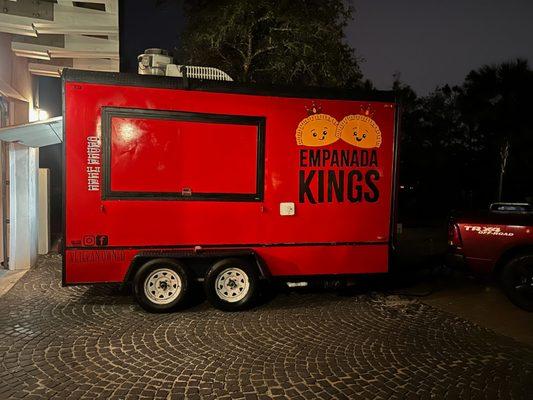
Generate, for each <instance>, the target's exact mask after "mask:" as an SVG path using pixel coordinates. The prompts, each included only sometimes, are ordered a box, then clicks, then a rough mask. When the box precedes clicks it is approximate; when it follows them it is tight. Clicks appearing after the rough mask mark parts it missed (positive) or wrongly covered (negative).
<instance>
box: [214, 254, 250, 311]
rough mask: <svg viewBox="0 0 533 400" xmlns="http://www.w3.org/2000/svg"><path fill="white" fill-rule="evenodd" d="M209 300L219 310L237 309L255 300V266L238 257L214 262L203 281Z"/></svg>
mask: <svg viewBox="0 0 533 400" xmlns="http://www.w3.org/2000/svg"><path fill="white" fill-rule="evenodd" d="M204 285H205V293H206V297H207V299H208V300H209V302H210V303H211V304H212V305H213V306H214V307H216V308H218V309H219V310H224V311H238V310H243V309H246V308H248V307H250V306H251V305H252V303H253V301H254V300H255V297H256V292H257V287H258V278H257V272H256V270H255V268H253V267H252V266H251V265H250V263H249V262H247V261H246V260H243V259H240V258H226V259H224V260H221V261H219V262H217V263H215V264H214V265H213V266H212V267H211V268H210V269H209V271H208V272H207V276H206V278H205V281H204Z"/></svg>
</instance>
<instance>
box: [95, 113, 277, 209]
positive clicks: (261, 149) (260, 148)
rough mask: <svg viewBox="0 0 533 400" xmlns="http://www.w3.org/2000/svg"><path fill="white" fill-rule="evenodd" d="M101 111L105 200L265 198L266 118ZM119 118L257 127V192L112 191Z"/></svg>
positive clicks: (239, 199)
mask: <svg viewBox="0 0 533 400" xmlns="http://www.w3.org/2000/svg"><path fill="white" fill-rule="evenodd" d="M101 114H102V115H101V118H102V119H101V121H102V136H101V140H102V161H103V162H102V169H103V171H102V172H103V173H102V181H103V182H102V183H103V185H102V199H103V200H150V201H152V200H155V201H157V200H174V201H229V202H259V201H263V197H264V181H265V130H266V129H265V126H266V118H265V117H260V116H249V115H231V114H210V113H198V112H189V111H174V110H149V109H142V108H124V107H102V109H101ZM116 117H118V118H138V119H163V120H171V121H186V122H200V123H218V124H231V125H248V126H255V127H256V128H257V146H256V152H257V153H256V162H257V165H256V188H255V193H215V192H196V193H195V192H192V193H190V194H186V193H180V192H133V191H113V190H111V121H112V119H113V118H116Z"/></svg>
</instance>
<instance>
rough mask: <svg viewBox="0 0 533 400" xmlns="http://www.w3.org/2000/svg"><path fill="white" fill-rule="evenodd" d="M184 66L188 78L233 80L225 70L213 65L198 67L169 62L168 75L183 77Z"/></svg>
mask: <svg viewBox="0 0 533 400" xmlns="http://www.w3.org/2000/svg"><path fill="white" fill-rule="evenodd" d="M182 68H186V71H187V78H193V79H210V80H215V81H233V79H231V77H230V76H229V75H228V74H226V73H225V72H224V71H221V70H219V69H218V68H212V67H198V66H194V65H176V64H168V65H167V69H166V73H165V75H166V76H177V77H180V78H183V73H182V72H181V71H182Z"/></svg>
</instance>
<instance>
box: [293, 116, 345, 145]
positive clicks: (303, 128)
mask: <svg viewBox="0 0 533 400" xmlns="http://www.w3.org/2000/svg"><path fill="white" fill-rule="evenodd" d="M337 123H338V122H337V120H336V119H335V118H333V117H332V116H330V115H328V114H312V115H309V116H308V117H307V118H304V119H303V120H302V121H300V123H299V124H298V128H297V129H296V142H297V143H298V144H299V145H301V146H312V147H319V146H326V145H328V144H331V143H335V142H336V141H337V140H338V137H337V136H335V133H336V131H337Z"/></svg>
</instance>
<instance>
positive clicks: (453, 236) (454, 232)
mask: <svg viewBox="0 0 533 400" xmlns="http://www.w3.org/2000/svg"><path fill="white" fill-rule="evenodd" d="M448 243H449V244H450V246H454V247H461V246H462V245H463V243H462V242H461V232H460V231H459V226H458V225H457V224H454V223H453V222H452V223H450V226H449V227H448Z"/></svg>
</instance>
